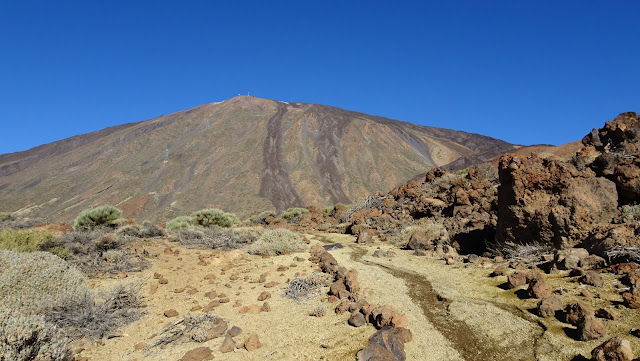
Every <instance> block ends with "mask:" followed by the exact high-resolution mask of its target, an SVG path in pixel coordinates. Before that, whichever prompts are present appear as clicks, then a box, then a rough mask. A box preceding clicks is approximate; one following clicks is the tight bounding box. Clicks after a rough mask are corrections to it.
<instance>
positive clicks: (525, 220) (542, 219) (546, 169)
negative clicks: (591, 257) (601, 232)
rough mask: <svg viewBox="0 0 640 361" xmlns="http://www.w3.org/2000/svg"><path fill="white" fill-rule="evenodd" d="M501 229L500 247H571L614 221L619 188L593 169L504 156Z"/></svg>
mask: <svg viewBox="0 0 640 361" xmlns="http://www.w3.org/2000/svg"><path fill="white" fill-rule="evenodd" d="M499 177H500V187H499V188H498V225H497V234H496V239H497V240H498V241H499V242H500V243H506V242H516V243H523V244H531V243H536V242H542V243H546V244H549V245H552V246H554V247H556V248H569V247H573V246H574V245H576V244H578V243H580V242H581V241H583V240H584V239H585V238H586V237H587V235H588V234H589V232H590V231H591V230H592V229H593V228H594V227H595V226H596V225H598V224H601V223H609V222H610V221H611V220H612V218H613V217H614V215H615V213H616V210H617V205H618V195H617V192H616V187H615V184H614V183H613V182H611V181H609V180H607V179H605V178H601V177H596V175H595V173H594V172H593V171H591V170H589V169H585V170H582V171H579V170H577V169H576V167H575V166H573V165H572V164H569V163H564V162H561V161H558V160H553V159H541V158H539V157H538V156H536V155H532V156H531V157H529V158H524V159H523V158H518V157H515V156H513V155H505V156H502V157H501V158H500V164H499Z"/></svg>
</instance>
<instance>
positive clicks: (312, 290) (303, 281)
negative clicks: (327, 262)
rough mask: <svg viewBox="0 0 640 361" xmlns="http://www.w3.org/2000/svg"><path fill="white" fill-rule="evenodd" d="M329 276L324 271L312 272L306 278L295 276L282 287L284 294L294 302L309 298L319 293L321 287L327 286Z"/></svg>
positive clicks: (329, 279)
mask: <svg viewBox="0 0 640 361" xmlns="http://www.w3.org/2000/svg"><path fill="white" fill-rule="evenodd" d="M329 282H331V276H329V275H327V274H325V273H319V272H313V273H311V274H310V275H308V276H307V277H306V278H301V277H295V278H294V279H292V280H291V281H289V283H288V284H287V286H286V287H285V288H284V296H285V297H287V298H291V299H293V300H295V301H296V302H300V301H303V300H310V299H312V298H314V297H316V296H319V295H321V294H322V293H323V292H322V287H324V286H328V285H329Z"/></svg>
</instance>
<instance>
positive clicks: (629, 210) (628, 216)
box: [620, 204, 640, 223]
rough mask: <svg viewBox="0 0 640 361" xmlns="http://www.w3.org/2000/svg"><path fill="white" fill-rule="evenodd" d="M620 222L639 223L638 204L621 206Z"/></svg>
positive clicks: (639, 212) (639, 206) (639, 205)
mask: <svg viewBox="0 0 640 361" xmlns="http://www.w3.org/2000/svg"><path fill="white" fill-rule="evenodd" d="M620 220H621V223H631V222H640V204H636V205H631V206H623V207H622V213H621V214H620Z"/></svg>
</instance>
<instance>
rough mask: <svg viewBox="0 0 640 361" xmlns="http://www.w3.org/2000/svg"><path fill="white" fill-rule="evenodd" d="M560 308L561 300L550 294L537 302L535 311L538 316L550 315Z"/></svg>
mask: <svg viewBox="0 0 640 361" xmlns="http://www.w3.org/2000/svg"><path fill="white" fill-rule="evenodd" d="M560 310H562V301H560V299H559V298H558V297H555V296H551V297H547V298H545V299H542V300H540V301H539V302H538V306H537V311H538V315H540V317H551V316H554V315H555V314H556V312H558V311H560Z"/></svg>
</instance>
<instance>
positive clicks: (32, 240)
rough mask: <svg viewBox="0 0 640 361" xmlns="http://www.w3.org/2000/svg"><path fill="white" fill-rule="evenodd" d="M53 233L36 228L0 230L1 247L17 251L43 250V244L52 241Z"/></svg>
mask: <svg viewBox="0 0 640 361" xmlns="http://www.w3.org/2000/svg"><path fill="white" fill-rule="evenodd" d="M52 239H53V234H51V233H49V232H44V231H38V230H34V229H18V230H15V229H3V230H0V249H5V250H9V251H16V252H35V251H43V250H44V249H43V246H44V245H46V244H48V243H49V242H51V240H52Z"/></svg>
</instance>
